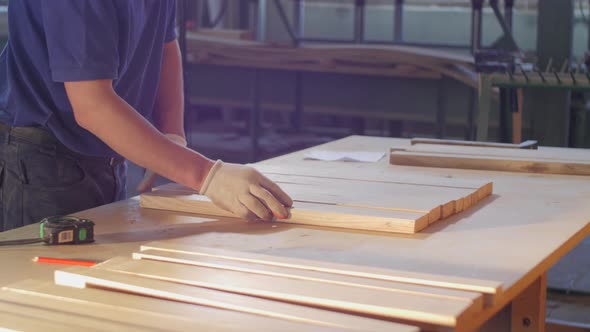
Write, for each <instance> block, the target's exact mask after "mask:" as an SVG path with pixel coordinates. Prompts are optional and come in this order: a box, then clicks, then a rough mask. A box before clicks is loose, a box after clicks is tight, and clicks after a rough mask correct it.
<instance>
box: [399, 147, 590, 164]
mask: <svg viewBox="0 0 590 332" xmlns="http://www.w3.org/2000/svg"><path fill="white" fill-rule="evenodd" d="M400 149H402V150H405V151H410V152H428V153H430V152H432V153H445V154H456V155H470V156H486V157H509V158H517V159H531V160H542V161H561V162H564V163H567V162H575V163H590V150H589V149H571V150H565V151H563V150H559V152H556V151H555V150H554V149H551V148H549V149H548V148H543V147H541V148H540V149H539V150H530V149H503V148H485V149H482V148H479V147H472V146H447V145H436V144H419V145H413V146H412V147H410V148H400ZM394 150H395V148H394Z"/></svg>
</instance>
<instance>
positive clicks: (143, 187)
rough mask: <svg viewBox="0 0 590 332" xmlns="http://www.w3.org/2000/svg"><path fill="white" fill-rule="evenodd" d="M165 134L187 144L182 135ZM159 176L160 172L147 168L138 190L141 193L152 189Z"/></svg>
mask: <svg viewBox="0 0 590 332" xmlns="http://www.w3.org/2000/svg"><path fill="white" fill-rule="evenodd" d="M164 136H166V137H168V139H170V140H171V141H172V142H174V143H176V144H178V145H181V146H186V140H185V139H184V138H183V137H181V136H178V135H176V134H164ZM157 178H158V174H156V173H154V172H152V171H150V170H149V169H146V171H145V174H144V175H143V179H142V180H141V182H139V184H138V185H137V188H136V190H137V191H138V192H139V193H144V192H146V191H148V190H151V189H152V186H153V184H154V182H155V181H156V179H157Z"/></svg>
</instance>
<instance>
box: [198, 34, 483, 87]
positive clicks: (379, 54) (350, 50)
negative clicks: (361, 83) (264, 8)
mask: <svg viewBox="0 0 590 332" xmlns="http://www.w3.org/2000/svg"><path fill="white" fill-rule="evenodd" d="M187 53H188V55H187V60H188V61H189V62H192V63H198V64H212V65H224V66H238V67H249V68H261V69H282V70H296V71H313V72H327V73H343V74H358V75H374V76H395V77H409V78H425V79H439V78H441V77H449V78H452V79H455V80H458V81H460V82H462V83H464V84H466V85H468V86H471V87H474V88H476V87H477V75H476V74H475V71H474V63H473V58H472V57H470V56H463V55H460V54H454V53H448V52H444V51H438V50H432V49H427V48H418V47H408V46H387V45H366V44H363V45H351V44H343V45H339V44H315V43H314V44H303V45H301V46H299V47H293V46H289V45H276V44H267V43H261V42H257V41H249V40H237V39H233V38H218V37H212V36H211V35H210V34H200V33H198V32H193V33H188V34H187Z"/></svg>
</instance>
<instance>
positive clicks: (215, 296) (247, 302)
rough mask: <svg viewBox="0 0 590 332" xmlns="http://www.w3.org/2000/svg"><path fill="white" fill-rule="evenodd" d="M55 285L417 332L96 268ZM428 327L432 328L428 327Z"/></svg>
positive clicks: (64, 273)
mask: <svg viewBox="0 0 590 332" xmlns="http://www.w3.org/2000/svg"><path fill="white" fill-rule="evenodd" d="M55 282H56V284H58V285H63V286H69V287H75V288H86V287H101V288H106V289H109V290H112V291H118V292H126V293H132V294H138V295H143V296H150V297H153V298H158V299H166V300H170V301H176V302H182V303H189V304H197V305H201V306H208V307H212V308H218V309H225V310H230V311H235V312H241V313H246V314H253V315H259V316H263V317H271V318H275V319H283V320H287V321H292V322H298V323H304V324H311V325H310V327H312V328H313V330H314V331H332V330H334V329H336V330H354V331H381V330H385V331H392V332H398V331H399V332H416V331H417V329H416V328H415V327H413V326H408V325H405V324H398V323H390V322H385V321H380V320H375V319H369V318H363V317H358V316H353V315H347V314H341V313H337V312H332V311H327V310H321V309H316V308H309V307H305V306H299V305H294V304H289V303H283V302H277V301H270V300H266V299H261V298H256V297H250V296H244V295H239V294H232V293H227V292H220V291H216V290H212V289H206V288H199V287H194V286H188V285H182V284H178V283H172V282H166V281H161V280H156V279H149V278H143V277H138V276H134V275H131V274H124V273H119V272H115V271H107V270H102V269H97V268H81V267H72V268H69V269H66V270H58V271H56V272H55ZM428 328H435V327H434V326H428Z"/></svg>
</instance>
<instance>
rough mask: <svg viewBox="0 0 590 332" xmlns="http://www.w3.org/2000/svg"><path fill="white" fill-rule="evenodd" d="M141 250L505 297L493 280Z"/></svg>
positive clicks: (201, 251)
mask: <svg viewBox="0 0 590 332" xmlns="http://www.w3.org/2000/svg"><path fill="white" fill-rule="evenodd" d="M141 249H142V250H160V251H169V252H174V253H183V254H188V255H195V256H204V257H216V258H223V259H227V260H233V261H237V262H246V263H254V264H262V265H268V266H277V267H286V268H291V269H299V270H305V271H315V272H322V273H328V274H335V275H341V276H353V277H359V278H367V279H375V280H383V281H393V282H399V283H407V284H414V285H423V286H431V287H440V288H447V289H456V290H463V291H471V292H478V293H482V294H484V295H485V296H486V297H487V302H488V303H493V302H494V301H495V299H496V298H497V297H498V296H499V295H500V294H501V293H502V284H501V283H500V282H497V281H491V280H480V279H470V278H461V277H453V276H446V275H432V274H424V273H417V272H410V271H401V270H393V269H380V268H375V267H368V266H357V265H347V264H338V263H330V262H324V261H315V260H307V259H297V258H291V257H278V256H271V255H262V254H256V253H250V252H241V251H233V250H224V249H218V248H207V247H198V246H194V245H186V244H180V243H175V242H174V241H168V242H163V241H160V242H152V243H149V244H147V245H143V246H141Z"/></svg>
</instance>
